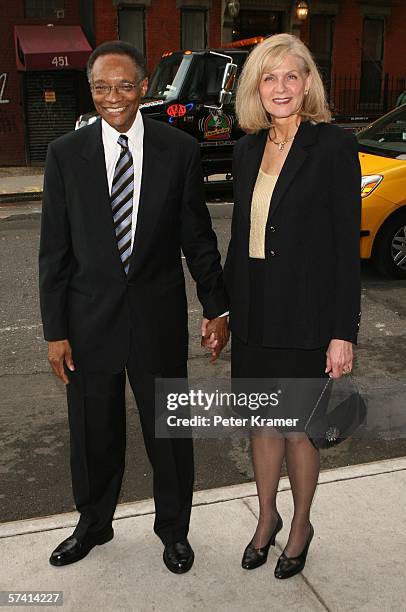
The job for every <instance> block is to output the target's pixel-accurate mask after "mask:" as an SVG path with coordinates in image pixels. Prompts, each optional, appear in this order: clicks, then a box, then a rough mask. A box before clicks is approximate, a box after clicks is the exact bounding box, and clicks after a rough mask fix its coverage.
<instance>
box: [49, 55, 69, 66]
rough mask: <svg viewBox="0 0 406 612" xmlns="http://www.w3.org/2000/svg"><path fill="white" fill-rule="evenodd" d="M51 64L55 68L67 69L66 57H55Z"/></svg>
mask: <svg viewBox="0 0 406 612" xmlns="http://www.w3.org/2000/svg"><path fill="white" fill-rule="evenodd" d="M51 64H52V65H53V66H55V68H67V67H68V66H69V61H68V56H67V55H55V56H54V57H53V58H52V61H51Z"/></svg>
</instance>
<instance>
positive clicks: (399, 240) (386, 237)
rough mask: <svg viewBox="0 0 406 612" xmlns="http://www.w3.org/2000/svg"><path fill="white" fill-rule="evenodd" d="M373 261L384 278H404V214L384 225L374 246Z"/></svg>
mask: <svg viewBox="0 0 406 612" xmlns="http://www.w3.org/2000/svg"><path fill="white" fill-rule="evenodd" d="M373 260H374V263H375V267H376V269H377V270H378V271H379V272H380V273H381V274H383V275H384V276H387V277H389V278H406V212H402V213H400V214H397V215H395V216H394V217H392V218H391V219H389V220H388V221H387V222H386V223H385V224H384V226H383V227H382V229H381V231H380V233H379V235H378V238H377V241H376V246H374V254H373Z"/></svg>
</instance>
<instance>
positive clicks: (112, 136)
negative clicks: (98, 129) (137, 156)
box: [101, 109, 144, 147]
mask: <svg viewBox="0 0 406 612" xmlns="http://www.w3.org/2000/svg"><path fill="white" fill-rule="evenodd" d="M101 122H102V136H103V140H104V141H105V142H107V143H108V144H109V145H110V146H115V145H116V144H117V140H118V137H119V135H120V134H123V135H125V136H128V140H129V142H130V146H132V147H135V146H136V145H137V144H140V143H141V144H142V137H143V135H144V122H143V120H142V115H141V112H140V110H139V109H138V111H137V114H136V116H135V120H134V123H133V124H132V126H131V127H130V129H129V130H128V132H118V131H117V130H116V129H114V128H113V127H111V125H109V124H108V123H107V121H105V120H104V119H102V120H101Z"/></svg>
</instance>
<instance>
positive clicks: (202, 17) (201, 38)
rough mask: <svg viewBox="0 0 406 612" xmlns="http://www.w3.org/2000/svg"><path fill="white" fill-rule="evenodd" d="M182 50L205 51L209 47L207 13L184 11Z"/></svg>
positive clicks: (182, 15)
mask: <svg viewBox="0 0 406 612" xmlns="http://www.w3.org/2000/svg"><path fill="white" fill-rule="evenodd" d="M181 18H182V20H181V43H180V44H181V48H182V49H205V48H206V47H207V25H206V19H207V12H206V11H202V10H193V9H182V13H181Z"/></svg>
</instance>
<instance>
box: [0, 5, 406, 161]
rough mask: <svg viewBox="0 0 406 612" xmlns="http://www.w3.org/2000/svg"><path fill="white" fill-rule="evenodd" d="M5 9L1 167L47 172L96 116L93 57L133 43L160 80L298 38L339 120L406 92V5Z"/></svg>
mask: <svg viewBox="0 0 406 612" xmlns="http://www.w3.org/2000/svg"><path fill="white" fill-rule="evenodd" d="M307 4H308V15H307V18H306V19H305V20H304V21H301V20H299V19H298V17H297V10H296V9H297V6H296V5H297V0H240V2H239V3H238V2H232V1H231V2H230V0H13V2H10V1H8V0H0V165H25V164H42V163H43V162H44V159H45V153H46V147H47V143H48V142H49V141H50V140H52V139H53V138H55V137H57V136H58V135H60V134H63V133H65V132H66V131H69V129H72V128H73V126H74V123H75V119H76V117H77V116H78V115H79V114H80V113H82V112H86V111H89V110H91V108H92V103H91V98H90V95H89V90H88V85H87V79H86V74H85V64H86V59H87V57H88V55H89V53H90V52H91V49H92V48H94V47H95V46H96V45H98V44H100V43H102V42H104V41H106V40H116V39H121V40H126V41H129V42H132V43H133V44H135V45H136V46H137V47H138V48H139V49H140V50H141V51H142V52H143V53H144V55H145V57H146V59H147V65H148V69H149V70H150V71H151V70H152V69H153V68H154V66H155V65H156V63H157V62H158V61H159V59H160V57H161V55H162V54H163V53H164V52H167V51H174V50H177V49H181V48H183V49H188V48H206V47H221V45H222V44H225V43H230V42H232V41H236V40H240V39H245V38H251V37H254V36H267V35H270V34H275V33H279V32H291V33H293V34H296V35H297V36H300V37H301V39H302V40H304V42H305V43H306V44H307V45H308V46H309V47H310V49H311V51H312V52H313V54H314V56H315V58H316V60H317V63H318V65H319V67H320V69H321V71H322V73H323V78H324V82H325V85H326V89H327V92H328V94H329V99H330V104H331V107H332V109H333V112H334V113H336V114H337V115H339V116H341V115H342V116H344V115H347V116H350V115H359V116H364V117H366V116H369V115H371V116H376V115H377V114H380V113H383V112H386V110H388V109H389V108H391V107H393V105H394V103H395V100H396V97H397V95H399V93H400V92H401V91H403V90H405V89H406V80H405V77H406V62H405V59H404V58H405V57H406V36H405V31H406V2H405V1H404V0H307Z"/></svg>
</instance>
